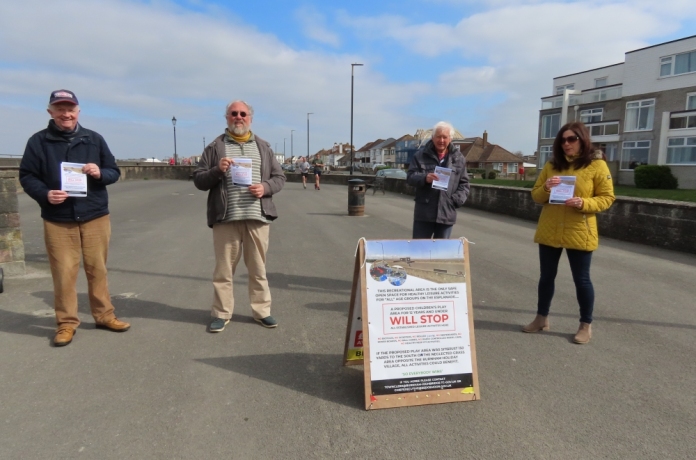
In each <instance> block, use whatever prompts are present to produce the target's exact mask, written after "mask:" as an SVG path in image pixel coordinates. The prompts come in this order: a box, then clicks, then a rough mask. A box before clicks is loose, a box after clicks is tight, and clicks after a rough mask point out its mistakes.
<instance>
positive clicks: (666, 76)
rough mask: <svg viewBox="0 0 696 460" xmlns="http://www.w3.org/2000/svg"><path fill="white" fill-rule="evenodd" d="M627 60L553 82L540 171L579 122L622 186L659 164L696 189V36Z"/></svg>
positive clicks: (546, 101)
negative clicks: (564, 130)
mask: <svg viewBox="0 0 696 460" xmlns="http://www.w3.org/2000/svg"><path fill="white" fill-rule="evenodd" d="M625 56H626V57H625V61H624V62H622V63H619V64H614V65H610V66H606V67H600V68H598V69H592V70H587V71H583V72H579V73H574V74H571V75H564V76H561V77H556V78H554V79H553V88H552V90H551V91H552V93H551V94H552V95H551V96H546V97H543V98H541V111H540V115H539V138H538V144H537V145H538V148H537V152H538V154H537V155H538V159H539V160H538V161H539V166H540V167H541V166H543V165H544V163H546V161H548V159H549V158H550V156H551V152H552V146H553V140H554V138H555V137H556V133H557V132H558V130H559V129H560V127H561V126H563V125H564V124H565V123H567V122H571V121H576V120H577V121H582V122H584V123H585V124H586V125H587V126H588V128H589V129H590V133H591V134H592V141H593V142H594V143H595V144H596V145H597V146H598V147H599V148H601V149H602V150H603V151H604V152H605V155H606V157H607V160H608V161H609V162H615V163H614V166H615V167H613V168H612V171H615V173H614V174H616V175H617V176H618V179H617V180H618V183H619V184H624V185H633V183H634V181H633V169H635V167H636V166H638V165H642V164H660V165H668V166H669V167H670V169H671V170H672V173H673V174H674V175H675V176H676V177H677V178H678V179H679V187H680V188H696V35H693V36H691V37H686V38H682V39H679V40H673V41H670V42H666V43H661V44H659V45H654V46H649V47H646V48H641V49H638V50H634V51H629V52H627V53H626V55H625ZM611 165H612V163H610V166H611ZM616 171H618V174H617V173H616Z"/></svg>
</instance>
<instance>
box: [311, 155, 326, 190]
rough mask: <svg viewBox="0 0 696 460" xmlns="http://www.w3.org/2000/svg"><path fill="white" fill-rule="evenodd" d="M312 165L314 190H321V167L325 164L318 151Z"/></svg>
mask: <svg viewBox="0 0 696 460" xmlns="http://www.w3.org/2000/svg"><path fill="white" fill-rule="evenodd" d="M312 166H313V167H314V190H321V188H320V187H319V180H320V178H321V169H322V167H323V166H324V163H322V161H321V157H320V156H319V154H318V153H317V155H316V156H315V157H314V159H313V160H312Z"/></svg>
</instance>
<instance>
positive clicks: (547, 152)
mask: <svg viewBox="0 0 696 460" xmlns="http://www.w3.org/2000/svg"><path fill="white" fill-rule="evenodd" d="M552 152H553V145H542V146H541V147H539V167H540V168H543V167H544V165H545V164H546V163H548V161H549V159H551V157H552V156H553V154H552Z"/></svg>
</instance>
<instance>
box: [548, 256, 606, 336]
mask: <svg viewBox="0 0 696 460" xmlns="http://www.w3.org/2000/svg"><path fill="white" fill-rule="evenodd" d="M562 252H563V248H552V247H551V246H545V245H543V244H540V245H539V266H540V267H541V276H540V277H539V288H538V289H539V301H538V304H537V314H539V315H542V316H548V315H549V309H550V308H551V300H552V299H553V294H554V291H555V280H556V273H557V272H558V261H559V260H560V258H561V253H562ZM566 254H567V255H568V262H570V271H571V272H572V273H573V281H574V282H575V295H576V296H577V298H578V304H579V305H580V321H581V322H583V323H588V324H589V323H592V310H593V309H594V287H593V286H592V280H590V264H591V262H592V251H578V250H577V249H566Z"/></svg>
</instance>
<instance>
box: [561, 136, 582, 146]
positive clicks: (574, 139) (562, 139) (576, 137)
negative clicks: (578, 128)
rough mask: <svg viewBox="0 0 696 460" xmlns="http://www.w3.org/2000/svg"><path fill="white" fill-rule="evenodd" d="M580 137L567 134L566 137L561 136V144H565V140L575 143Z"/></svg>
mask: <svg viewBox="0 0 696 460" xmlns="http://www.w3.org/2000/svg"><path fill="white" fill-rule="evenodd" d="M579 139H580V138H579V137H578V136H568V137H562V138H561V145H563V144H565V143H566V142H567V143H569V144H575V143H576V142H577V141H578V140H579Z"/></svg>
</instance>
